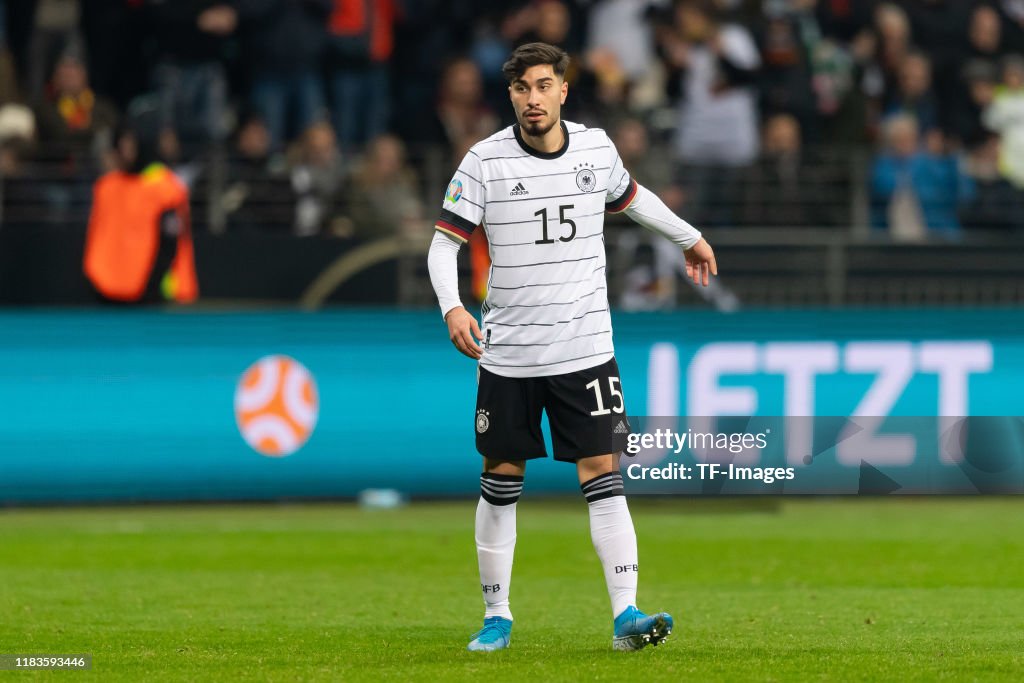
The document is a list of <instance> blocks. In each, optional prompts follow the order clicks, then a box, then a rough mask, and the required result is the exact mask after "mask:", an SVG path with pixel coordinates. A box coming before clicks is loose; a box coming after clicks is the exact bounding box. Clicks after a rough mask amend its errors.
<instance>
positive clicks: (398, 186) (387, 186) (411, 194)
mask: <svg viewBox="0 0 1024 683" xmlns="http://www.w3.org/2000/svg"><path fill="white" fill-rule="evenodd" d="M347 198H348V201H347V202H346V204H347V206H348V212H349V217H350V219H351V220H352V230H353V233H352V234H353V236H354V237H358V238H361V239H366V240H372V239H379V238H381V237H388V236H391V235H400V236H405V237H414V238H415V237H422V238H429V237H430V235H431V234H432V230H431V225H430V223H428V222H426V221H424V220H423V217H424V213H423V203H422V201H421V200H420V193H419V189H418V187H417V181H416V175H415V173H414V172H413V171H412V169H411V168H409V166H408V164H407V163H406V160H405V146H404V145H403V144H402V141H401V140H399V139H398V138H397V137H395V136H393V135H383V136H381V137H379V138H377V139H375V140H371V141H370V144H369V145H367V148H366V155H365V156H364V157H363V159H362V162H361V163H360V164H359V166H358V167H357V168H356V170H355V172H354V173H353V175H352V181H351V183H350V184H349V187H348V193H347Z"/></svg>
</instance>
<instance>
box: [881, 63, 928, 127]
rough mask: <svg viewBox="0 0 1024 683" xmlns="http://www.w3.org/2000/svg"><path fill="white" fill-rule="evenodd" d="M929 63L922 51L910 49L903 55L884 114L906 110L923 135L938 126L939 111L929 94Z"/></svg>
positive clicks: (888, 114)
mask: <svg viewBox="0 0 1024 683" xmlns="http://www.w3.org/2000/svg"><path fill="white" fill-rule="evenodd" d="M931 86H932V66H931V62H930V61H929V60H928V56H927V55H925V54H924V53H923V52H916V51H912V52H909V53H907V54H906V55H905V56H904V57H903V62H902V63H901V64H900V68H899V80H898V82H897V83H896V84H895V87H894V88H893V89H892V91H891V92H890V99H889V102H888V105H887V107H886V110H885V116H892V115H893V114H898V113H905V114H910V115H911V116H913V117H914V118H915V119H917V127H918V130H920V131H921V134H922V135H927V134H928V133H929V132H930V131H933V130H935V129H936V128H938V125H939V110H938V104H937V103H936V101H935V95H934V94H933V93H932V89H931Z"/></svg>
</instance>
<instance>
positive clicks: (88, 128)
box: [35, 50, 118, 175]
mask: <svg viewBox="0 0 1024 683" xmlns="http://www.w3.org/2000/svg"><path fill="white" fill-rule="evenodd" d="M35 110H36V121H37V122H38V126H39V141H40V143H41V144H42V145H44V146H45V147H46V153H47V156H48V157H50V158H53V159H54V160H57V161H60V162H61V163H62V164H63V165H64V166H63V168H64V172H65V174H71V175H74V174H78V173H81V172H83V171H86V170H91V169H89V168H88V167H87V166H88V162H89V155H90V153H91V154H92V155H93V156H94V158H96V159H99V158H101V157H102V152H103V150H105V149H106V148H108V147H109V146H110V144H111V141H112V135H113V132H114V128H115V126H116V125H117V118H118V115H117V111H116V110H115V109H114V105H113V104H111V103H110V102H108V101H107V100H106V98H104V97H101V96H99V95H97V94H96V93H95V92H94V91H93V89H92V88H91V87H89V76H88V72H87V71H86V69H85V64H83V63H82V58H81V56H80V55H79V54H78V53H77V51H74V50H68V51H65V52H64V53H63V54H62V55H61V57H60V58H59V60H58V61H57V64H56V66H55V67H54V70H53V75H52V77H51V78H50V80H49V83H48V85H47V87H46V92H45V94H44V95H43V97H42V98H40V100H39V102H38V103H37V104H36V107H35Z"/></svg>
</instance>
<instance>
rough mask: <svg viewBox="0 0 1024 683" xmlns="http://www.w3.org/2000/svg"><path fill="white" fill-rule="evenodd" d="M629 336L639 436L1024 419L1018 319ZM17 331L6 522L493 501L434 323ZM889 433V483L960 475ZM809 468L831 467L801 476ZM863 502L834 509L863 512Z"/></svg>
mask: <svg viewBox="0 0 1024 683" xmlns="http://www.w3.org/2000/svg"><path fill="white" fill-rule="evenodd" d="M613 323H614V325H615V333H616V334H615V343H616V355H617V358H618V361H619V366H620V369H621V372H622V387H623V390H624V392H625V396H626V403H627V410H628V412H629V414H630V415H655V416H681V415H692V416H700V417H703V418H709V419H710V418H712V417H713V416H716V415H754V416H787V415H800V416H806V415H810V416H841V417H842V416H846V417H850V418H851V419H853V418H866V417H876V418H877V417H885V416H904V417H908V418H909V417H913V416H937V415H944V416H949V417H950V418H951V419H952V418H955V417H962V416H967V415H971V416H1019V415H1024V397H1022V395H1021V391H1020V389H1019V387H1021V386H1024V312H1021V311H1015V310H986V311H978V310H970V311H967V310H964V311H951V310H920V311H901V310H893V311H856V310H845V311H798V312H797V311H793V312H788V311H787V312H775V311H744V312H741V313H737V314H733V315H723V314H718V313H713V312H705V311H700V312H692V311H680V312H672V313H646V314H623V313H618V314H615V315H614V316H613ZM0 325H2V326H3V330H4V334H3V335H2V339H0V348H2V351H3V358H4V362H3V364H2V366H0V367H2V369H0V378H2V379H0V412H2V415H3V417H2V422H0V502H2V503H4V504H18V503H31V502H44V501H66V502H75V501H80V502H87V501H128V500H214V499H217V500H224V499H279V498H296V497H300V498H304V497H335V496H354V495H356V494H357V493H358V492H359V491H362V490H364V489H368V488H394V489H398V490H399V491H402V492H403V493H405V494H407V495H412V496H449V495H474V494H475V493H476V492H477V487H478V482H477V473H478V471H479V467H480V460H479V456H478V455H477V454H476V452H475V449H474V432H473V424H474V407H475V406H474V402H475V388H476V386H475V382H476V374H475V364H474V363H473V362H472V361H471V360H469V359H467V358H465V357H462V356H461V355H459V354H458V353H457V352H455V351H454V350H453V348H452V346H451V344H450V343H449V342H448V340H447V336H446V329H445V326H444V324H443V323H442V322H441V320H440V316H439V315H437V314H436V313H435V312H433V311H428V312H399V311H393V310H392V311H360V312H353V311H338V312H323V313H315V314H303V313H292V312H282V313H187V312H182V313H158V312H136V311H121V310H118V311H103V312H95V311H90V312H85V311H82V312H42V311H39V312H18V313H14V312H7V313H3V314H0ZM713 422H714V421H713V420H712V422H705V423H701V424H705V425H706V426H707V425H710V424H712V423H713ZM1017 423H1018V422H1017V421H1010V423H1008V424H1009V425H1010V426H1009V427H1008V428H1007V429H1009V430H1010V432H1013V433H1012V434H1010V435H1009V436H1008V437H1007V438H1006V439H1003V440H1001V441H1000V442H999V446H998V448H1007V449H1010V450H1012V451H1013V452H1011V453H1009V457H1010V461H1009V462H1010V464H1009V465H1008V467H1009V469H1004V470H1003V471H1001V472H1002V473H1001V474H999V476H1000V477H1001V478H1002V479H1004V480H1009V481H1012V482H1016V477H1017V476H1018V473H1019V460H1020V451H1019V444H1017V443H1016V441H1014V439H1015V438H1016V436H1015V434H1016V432H1014V431H1013V430H1015V429H1016V424H1017ZM949 428H950V424H943V423H939V422H936V427H935V429H936V430H941V429H945V430H946V431H947V432H948V430H949ZM873 429H874V432H873V434H871V435H870V437H871V439H873V440H871V441H863V442H862V447H863V446H864V445H865V444H866V445H867V446H869V450H870V451H871V452H872V453H874V454H875V455H876V456H877V458H878V459H877V461H876V462H873V463H872V464H873V465H875V466H877V467H878V468H879V469H880V470H882V471H884V472H886V473H887V474H889V475H890V476H895V475H893V472H900V471H903V472H915V473H919V474H920V475H921V476H920V477H918V478H917V479H916V480H915V481H919V482H920V481H930V480H934V479H935V472H941V471H943V468H955V467H956V466H957V462H955V461H956V458H957V454H955V453H954V454H953V455H950V454H949V453H945V452H937V449H936V447H935V446H934V445H929V444H926V443H924V441H926V440H923V439H921V438H919V437H914V436H913V435H911V436H910V440H909V441H908V438H906V436H907V435H905V434H903V435H901V434H900V433H899V432H898V430H897V431H894V429H893V428H891V427H887V426H886V425H885V424H884V423H880V424H877V425H875V427H874V428H873ZM790 431H791V433H790V434H788V435H787V438H786V443H785V444H780V445H777V447H776V449H775V450H774V451H772V453H774V455H772V456H771V457H772V458H775V459H777V460H778V461H779V463H781V464H785V465H786V466H793V467H794V468H795V469H796V470H797V478H798V479H800V478H801V476H802V474H801V472H802V471H801V468H815V467H817V468H818V469H817V470H816V471H815V472H816V474H815V476H814V477H809V476H807V477H803V479H804V480H805V481H811V480H813V481H815V482H816V483H815V486H818V487H820V492H830V489H829V488H828V486H827V484H828V480H829V477H831V476H832V475H833V474H834V475H835V476H836V477H841V476H842V474H843V473H844V472H858V473H859V474H858V475H857V476H858V477H860V478H863V475H862V472H861V470H862V469H863V458H862V457H861V456H862V455H863V452H853V451H850V449H849V448H846V451H849V452H844V448H845V447H843V446H842V445H838V446H835V448H831V449H828V448H826V447H823V446H821V445H820V444H816V442H815V436H814V434H813V433H811V434H807V433H806V431H807V430H803V431H799V432H798V431H794V430H790ZM794 435H795V436H794ZM861 436H865V435H863V434H862V435H861ZM936 438H939V436H937V437H936ZM794 439H795V441H794ZM828 445H829V444H827V445H826V446H828ZM832 445H834V444H832ZM823 448H824V449H825V450H827V452H826V453H824V455H822V453H821V452H820V451H822V449H823ZM808 449H810V450H814V449H817V450H818V451H819V452H818V453H812V454H810V455H813V456H814V457H813V462H810V463H804V462H803V458H804V457H805V456H806V455H808V453H804V451H807V450H808ZM286 453H287V454H286ZM944 453H945V454H944ZM819 455H821V456H822V457H820V458H819V457H818V456H819ZM691 456H692V454H691ZM665 457H668V455H666V456H665ZM688 457H690V456H688ZM691 459H693V458H692V457H691ZM697 459H699V456H698V457H697ZM869 460H870V458H869ZM647 462H648V464H651V465H652V466H653V465H654V464H656V463H655V462H651V461H650V458H649V457H648V458H647ZM691 464H692V463H691ZM886 468H889V469H886ZM936 468H938V469H936ZM810 471H811V470H810V469H808V470H807V472H810ZM830 473H831V474H830ZM929 473H931V474H929ZM895 478H897V479H898V478H899V477H895ZM940 479H941V477H940ZM527 482H528V483H527V489H528V490H529V491H531V492H543V493H556V492H574V491H576V490H577V489H576V481H575V476H573V473H572V472H571V468H569V467H568V466H566V465H564V464H560V463H553V462H550V461H548V462H538V463H531V465H530V467H529V474H528V478H527ZM844 482H845V480H844ZM846 487H847V484H846V483H843V484H842V486H839V487H838V488H835V489H834V490H833V491H832V492H840V493H841V492H856V491H855V490H854V491H848V489H847V488H846ZM1021 488H1024V482H1021ZM817 490H819V489H813V490H812V489H807V488H805V489H801V488H800V487H799V486H792V485H791V487H790V488H787V489H785V491H786V492H798V493H808V492H815V491H817ZM905 490H907V491H912V490H919V489H916V488H915V487H906V489H905ZM1010 490H1013V487H1011V489H1010ZM950 491H951V492H956V491H963V492H971V491H972V490H971V489H970V488H969V487H967V488H962V487H959V486H953V487H952V488H951V489H950ZM684 492H691V490H690V489H685V491H684ZM695 492H701V491H700V490H697V491H695ZM712 492H718V493H729V492H737V493H742V492H749V491H748V490H747V489H745V488H743V487H742V486H740V487H733V488H731V487H730V486H729V485H726V486H725V487H724V488H721V489H718V490H716V491H712ZM764 492H780V490H779V489H766V490H765V491H764Z"/></svg>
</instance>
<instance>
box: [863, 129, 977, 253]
mask: <svg viewBox="0 0 1024 683" xmlns="http://www.w3.org/2000/svg"><path fill="white" fill-rule="evenodd" d="M883 130H884V135H885V148H884V150H883V151H882V153H881V154H880V155H879V156H878V158H877V159H876V160H875V164H874V168H873V170H872V176H871V206H872V225H873V226H874V227H875V228H876V229H879V230H888V232H889V235H890V236H891V237H892V238H893V239H896V240H900V241H919V240H922V239H925V238H926V237H929V236H934V237H942V238H946V239H956V238H958V237H959V236H960V234H961V233H960V221H959V218H958V216H957V212H958V209H959V207H960V205H961V204H964V203H966V202H967V201H969V200H970V199H971V196H972V193H973V184H972V183H971V181H970V179H969V178H968V177H967V176H965V175H963V174H962V173H961V172H960V168H959V164H958V163H957V160H956V159H955V158H954V157H952V156H950V155H948V154H946V153H945V151H944V150H943V140H942V137H941V133H939V131H937V130H936V131H932V132H931V133H930V134H929V138H928V142H927V145H926V148H924V149H922V148H921V146H920V143H919V140H920V131H919V130H918V125H917V121H916V119H914V117H913V116H910V115H908V114H897V115H896V116H893V117H891V118H889V119H887V120H886V122H885V124H884V125H883Z"/></svg>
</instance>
